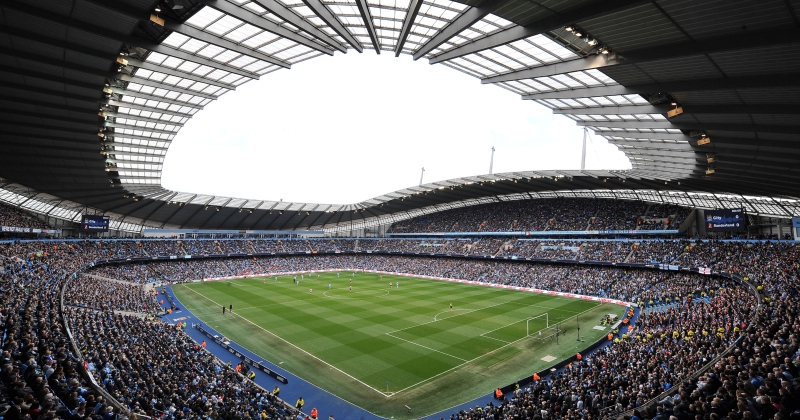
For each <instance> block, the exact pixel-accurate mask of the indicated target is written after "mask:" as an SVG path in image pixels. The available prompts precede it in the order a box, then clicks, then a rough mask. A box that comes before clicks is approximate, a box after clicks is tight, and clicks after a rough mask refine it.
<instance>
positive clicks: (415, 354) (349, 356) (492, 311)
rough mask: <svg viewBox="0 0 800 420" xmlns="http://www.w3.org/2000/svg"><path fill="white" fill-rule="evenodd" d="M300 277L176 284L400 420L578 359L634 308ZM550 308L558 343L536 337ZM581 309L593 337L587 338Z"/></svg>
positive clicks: (456, 286)
mask: <svg viewBox="0 0 800 420" xmlns="http://www.w3.org/2000/svg"><path fill="white" fill-rule="evenodd" d="M293 277H294V276H293V275H284V276H279V277H278V280H277V281H276V280H275V279H274V278H272V277H269V278H263V277H258V278H250V279H239V280H231V281H212V282H203V283H187V284H183V285H178V286H175V287H174V288H173V289H174V291H175V294H176V295H177V296H178V299H180V301H181V302H182V303H183V304H184V305H185V306H186V308H187V309H189V310H190V311H192V312H193V313H194V314H195V315H196V316H197V317H198V318H199V320H200V321H201V322H204V323H206V324H208V325H210V326H211V327H213V328H214V329H216V330H217V331H219V332H220V333H222V334H224V335H225V336H226V337H228V338H229V339H231V340H233V341H235V342H237V343H239V344H240V345H242V346H244V347H246V348H248V349H249V350H251V351H253V352H254V353H256V354H258V355H259V356H261V357H263V358H264V359H265V360H268V361H270V362H272V363H274V364H278V365H280V366H281V367H282V368H284V369H286V370H288V371H290V372H292V373H293V374H295V375H297V376H299V377H301V378H303V379H306V380H307V381H309V382H311V383H313V384H315V385H317V386H319V387H321V388H323V389H325V390H327V391H329V392H331V393H333V394H335V395H337V396H339V397H341V398H343V399H345V400H347V401H349V402H351V403H353V404H356V405H358V406H360V407H362V408H364V409H366V410H368V411H370V412H373V413H375V414H377V415H380V416H383V417H387V418H391V417H394V418H396V419H403V418H411V416H409V415H406V414H405V411H406V410H405V408H404V406H405V405H409V406H410V407H412V409H413V410H414V415H413V418H417V417H419V416H423V415H426V414H430V413H435V412H437V411H441V410H444V409H447V408H449V407H452V406H454V405H457V404H459V403H463V402H465V401H469V400H471V399H473V398H477V397H479V396H481V395H484V394H487V393H489V392H491V391H492V390H493V389H494V388H496V387H498V386H503V385H507V384H509V383H512V382H514V381H516V380H518V379H519V378H522V377H525V376H528V375H530V374H532V372H533V371H535V370H540V369H544V368H546V367H547V366H549V365H551V364H553V363H554V362H552V361H551V362H545V361H543V360H542V358H543V357H547V356H551V357H555V358H556V360H561V359H563V358H565V357H569V356H572V355H574V354H575V353H576V352H578V351H580V350H582V349H583V348H584V347H586V345H588V344H589V343H590V342H593V341H594V340H596V339H598V338H599V337H601V336H603V335H605V334H606V333H607V331H603V330H598V329H594V328H593V327H594V326H596V325H598V324H599V321H600V319H601V317H602V316H603V315H604V314H607V313H617V314H619V313H621V312H622V311H623V308H622V307H620V306H617V305H612V304H600V303H597V302H591V301H584V300H577V299H569V298H564V297H557V296H550V295H543V294H536V293H530V292H522V291H514V290H506V289H500V288H494V287H485V286H478V285H469V284H463V283H454V282H446V281H439V280H428V279H420V278H414V277H405V276H393V275H383V276H381V275H379V274H374V273H360V272H357V273H355V276H353V273H352V272H340V273H339V276H338V277H337V273H335V272H334V273H321V274H320V276H319V278H317V274H311V275H306V276H305V279H303V280H301V281H300V283H299V285H296V284H295V283H294V281H293ZM297 278H298V279H300V276H299V275H298V276H297ZM351 280H352V281H351ZM397 283H399V285H398V284H397ZM390 284H391V286H390ZM329 285H330V289H329ZM351 285H352V291H350V286H351ZM398 286H399V287H398ZM310 289H311V290H313V292H310ZM451 303H452V304H453V309H452V310H450V304H451ZM223 305H224V306H226V307H227V306H228V305H233V314H230V313H226V314H225V315H223V314H222V306H223ZM545 313H547V314H548V318H549V322H550V325H551V326H552V325H553V324H555V323H559V326H560V328H561V329H562V330H563V331H564V334H563V335H562V336H560V338H559V343H558V344H556V341H555V340H554V339H550V340H540V339H538V338H537V337H538V333H537V331H538V330H540V329H543V328H545V317H540V318H537V319H535V320H533V321H531V322H530V325H528V324H529V323H528V322H527V320H528V319H530V318H533V317H536V316H537V315H541V314H545ZM578 315H579V317H578V320H579V322H580V326H581V330H580V332H581V336H582V337H583V339H584V340H585V341H584V342H579V341H578V340H577V322H578V321H576V316H578ZM528 329H530V331H531V332H532V335H533V337H530V336H528V334H527V331H528ZM387 383H388V385H387Z"/></svg>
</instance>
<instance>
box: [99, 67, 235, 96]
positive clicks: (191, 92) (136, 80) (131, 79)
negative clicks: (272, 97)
mask: <svg viewBox="0 0 800 420" xmlns="http://www.w3.org/2000/svg"><path fill="white" fill-rule="evenodd" d="M164 74H167V73H164ZM177 77H182V76H177ZM194 77H196V78H197V79H198V80H194V79H190V78H188V77H187V78H186V79H187V80H194V81H195V82H199V83H205V84H207V85H212V86H216V87H220V88H223V89H230V90H234V89H236V86H233V85H229V84H227V83H220V82H217V81H214V80H203V78H202V77H197V76H194ZM114 79H116V80H121V81H123V82H128V83H138V84H140V85H145V86H150V87H154V88H160V89H167V90H172V91H175V92H180V93H185V94H187V95H195V96H200V97H202V98H206V99H217V96H215V95H209V94H207V93H203V92H199V91H196V90H191V89H184V88H182V87H178V86H173V85H167V84H164V83H161V82H158V81H155V80H150V79H145V78H144V77H139V76H136V75H133V76H131V75H129V74H125V73H117V74H116V75H114Z"/></svg>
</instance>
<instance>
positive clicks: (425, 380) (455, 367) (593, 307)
mask: <svg viewBox="0 0 800 420" xmlns="http://www.w3.org/2000/svg"><path fill="white" fill-rule="evenodd" d="M601 305H603V304H602V303H598V304H597V305H595V306H592V307H591V308H589V309H587V310H585V311H583V312H581V313H578V314H575V316H580V315H583V314H585V313H587V312H590V311H592V310H594V309H596V308H598V307H599V306H601ZM517 322H519V321H517ZM387 334H388V333H387ZM487 338H489V337H487ZM526 338H528V336H525V337H522V338H520V339H519V340H515V341H511V342H508V343H507V344H505V345H503V346H500V347H498V348H496V349H494V350H491V351H489V352H487V353H484V354H482V355H480V356H478V357H476V358H474V359H471V360H467V361H466V362H464V363H462V364H460V365H457V366H453V367H451V368H450V369H447V370H445V371H443V372H439V373H437V374H436V375H433V376H431V377H430V378H427V379H423V380H421V381H419V382H417V383H415V384H413V385H409V386H407V387H405V388H403V389H401V390H398V391H395V392H393V393H391V394H388V395H386V396H387V397H392V396H393V395H396V394H399V393H401V392H403V391H406V390H408V389H411V388H414V387H416V386H418V385H422V384H424V383H425V382H429V381H432V380H433V379H436V378H438V377H440V376H442V375H445V374H448V373H450V372H453V371H454V370H456V369H460V368H461V367H463V366H466V365H468V364H470V363H472V362H474V361H476V360H478V359H480V358H482V357H484V356H488V355H490V354H492V353H494V352H496V351H498V350H501V349H504V348H506V347H508V346H510V345H512V344H516V343H518V342H520V341H522V340H525V339H526ZM501 341H502V340H501Z"/></svg>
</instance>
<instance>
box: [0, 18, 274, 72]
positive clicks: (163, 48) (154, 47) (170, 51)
mask: <svg viewBox="0 0 800 420" xmlns="http://www.w3.org/2000/svg"><path fill="white" fill-rule="evenodd" d="M0 32H5V33H7V34H9V35H13V36H17V37H20V38H23V39H32V40H34V41H37V42H41V43H44V44H48V45H52V46H56V47H60V48H64V49H67V50H71V51H77V52H80V53H83V54H87V55H90V56H92V57H97V58H101V59H107V60H108V67H109V69H110V68H111V65H112V63H114V60H115V59H116V57H117V55H116V54H108V53H106V52H102V51H97V50H92V49H91V48H86V47H84V46H81V45H77V44H72V43H69V42H65V41H63V40H58V39H54V38H50V37H46V36H42V35H40V34H35V33H30V32H27V31H23V30H19V29H13V28H2V29H0ZM129 41H132V42H131V43H134V42H136V43H137V44H142V45H140V46H141V47H143V48H146V49H149V50H151V51H156V52H159V53H162V54H166V55H169V56H173V57H176V58H180V59H183V60H188V61H191V62H194V63H197V64H201V65H205V66H209V67H212V68H216V69H220V70H224V71H227V72H230V73H235V74H239V75H241V76H245V77H248V78H251V79H258V77H259V76H258V75H257V74H255V73H250V72H246V71H244V70H240V69H237V68H235V67H230V66H228V65H225V64H224V63H220V62H217V61H214V60H209V59H207V58H205V57H201V56H196V55H191V54H188V53H186V52H184V51H180V50H177V49H175V48H172V47H170V46H168V45H161V44H157V43H154V42H152V41H148V40H146V39H144V38H136V37H133V38H131V39H129ZM21 54H24V53H20V52H17V53H15V55H17V56H20V57H22V56H21ZM22 58H28V57H22ZM28 59H32V60H36V61H40V62H42V60H41V59H37V58H28ZM126 59H127V60H128V62H129V63H130V65H132V66H135V67H143V68H148V67H146V66H145V65H143V63H142V61H141V60H138V59H135V58H132V57H127V58H126ZM45 60H46V61H44V62H45V63H47V64H52V62H53V59H52V57H48V58H46V59H45ZM67 64H69V63H67ZM145 64H146V65H149V66H156V65H154V64H152V63H146V62H145ZM157 67H158V68H159V69H160V68H161V66H157ZM76 70H79V71H86V70H81V69H76ZM153 70H157V69H153ZM94 71H95V72H96V71H97V70H96V69H94ZM159 71H160V70H159Z"/></svg>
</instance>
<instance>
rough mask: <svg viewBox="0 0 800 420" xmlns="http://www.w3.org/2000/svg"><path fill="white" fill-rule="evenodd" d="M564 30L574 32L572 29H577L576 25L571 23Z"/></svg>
mask: <svg viewBox="0 0 800 420" xmlns="http://www.w3.org/2000/svg"><path fill="white" fill-rule="evenodd" d="M564 30H565V31H567V32H572V31H574V30H575V27H574V26H572V25H569V26H567V27H566V28H564Z"/></svg>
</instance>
